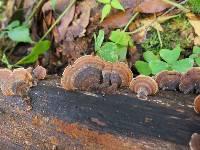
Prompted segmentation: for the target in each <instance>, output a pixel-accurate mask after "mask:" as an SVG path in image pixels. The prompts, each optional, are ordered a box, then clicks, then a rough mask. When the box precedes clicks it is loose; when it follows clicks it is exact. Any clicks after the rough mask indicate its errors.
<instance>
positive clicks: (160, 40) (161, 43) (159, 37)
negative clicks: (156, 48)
mask: <svg viewBox="0 0 200 150" xmlns="http://www.w3.org/2000/svg"><path fill="white" fill-rule="evenodd" d="M156 31H157V34H158V39H159V42H160V48H162V47H163V42H162V38H161V36H160V31H159V30H158V29H156Z"/></svg>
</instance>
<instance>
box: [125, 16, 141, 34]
mask: <svg viewBox="0 0 200 150" xmlns="http://www.w3.org/2000/svg"><path fill="white" fill-rule="evenodd" d="M138 14H139V12H136V13H135V14H134V15H133V16H132V17H131V19H130V20H129V22H128V23H127V25H126V26H125V28H124V30H123V31H124V32H125V31H126V30H127V28H128V27H129V25H130V24H131V23H132V22H133V20H134V19H135V18H136V17H137V15H138Z"/></svg>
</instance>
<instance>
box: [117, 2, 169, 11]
mask: <svg viewBox="0 0 200 150" xmlns="http://www.w3.org/2000/svg"><path fill="white" fill-rule="evenodd" d="M120 2H121V3H122V4H123V6H124V8H125V9H126V8H136V10H137V11H139V12H142V13H156V12H161V11H163V10H165V9H166V8H169V7H171V5H170V4H167V3H165V2H164V1H162V0H120Z"/></svg>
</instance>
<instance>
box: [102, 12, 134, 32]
mask: <svg viewBox="0 0 200 150" xmlns="http://www.w3.org/2000/svg"><path fill="white" fill-rule="evenodd" d="M132 15H133V13H132V10H131V9H127V10H126V11H125V12H122V11H120V12H117V13H115V14H113V15H110V16H109V17H107V18H106V19H105V20H104V21H103V22H102V23H101V24H100V26H102V27H104V28H114V29H115V28H121V27H124V26H125V25H126V24H127V23H128V21H129V20H130V18H131V16H132Z"/></svg>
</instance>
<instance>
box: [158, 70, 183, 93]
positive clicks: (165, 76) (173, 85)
mask: <svg viewBox="0 0 200 150" xmlns="http://www.w3.org/2000/svg"><path fill="white" fill-rule="evenodd" d="M181 77H182V74H181V73H179V72H176V71H162V72H160V73H158V74H157V75H156V76H155V81H156V82H157V83H158V87H159V89H161V90H171V91H176V90H177V89H178V87H179V84H180V80H181Z"/></svg>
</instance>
